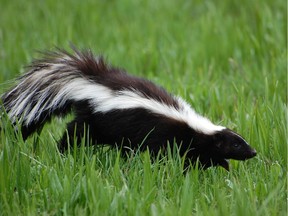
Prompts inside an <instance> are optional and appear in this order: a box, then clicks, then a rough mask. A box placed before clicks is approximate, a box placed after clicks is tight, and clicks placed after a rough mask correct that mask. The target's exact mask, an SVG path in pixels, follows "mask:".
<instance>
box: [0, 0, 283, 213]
mask: <svg viewBox="0 0 288 216" xmlns="http://www.w3.org/2000/svg"><path fill="white" fill-rule="evenodd" d="M286 3H287V2H286ZM70 43H73V44H75V46H77V47H79V48H90V49H91V50H93V52H94V53H95V54H99V55H100V54H101V55H103V56H104V57H105V58H106V59H107V61H109V62H110V63H111V64H113V65H115V66H117V67H121V68H125V69H126V70H127V71H129V72H130V73H132V74H135V75H137V76H141V77H145V78H148V79H150V80H152V81H154V82H155V83H157V84H159V85H162V86H163V87H165V88H166V89H167V90H168V91H170V92H172V93H174V94H175V95H180V96H181V97H183V98H184V99H185V100H187V101H188V102H189V103H190V104H191V106H192V107H194V108H195V110H196V111H197V112H198V113H201V114H202V115H204V116H207V117H208V118H209V119H211V120H212V121H213V122H215V123H219V124H221V125H224V126H227V127H229V128H231V129H233V130H236V131H237V132H238V133H240V134H242V135H243V136H244V137H245V138H246V139H247V140H248V142H249V143H250V144H251V146H253V147H254V148H255V149H257V152H258V155H257V157H255V158H253V159H251V160H248V161H245V162H239V161H230V166H231V170H230V172H227V171H225V170H224V169H222V168H220V167H218V168H210V169H208V170H205V171H203V170H197V169H191V170H190V171H189V172H187V173H186V174H182V172H183V166H182V164H183V163H182V162H183V159H182V158H179V157H177V156H171V155H168V156H167V157H165V158H162V159H159V160H156V161H153V162H151V160H150V157H149V153H148V152H145V153H142V154H136V155H134V156H131V157H130V158H128V160H127V159H123V158H122V157H121V156H120V154H119V152H118V151H117V150H110V149H107V148H100V147H99V148H93V147H85V146H86V145H87V143H85V140H83V142H82V146H81V147H80V148H74V150H71V151H69V152H67V153H65V154H64V155H62V154H60V153H59V151H58V150H57V147H56V144H57V142H56V140H57V139H58V138H60V137H61V134H62V133H63V131H64V128H65V123H66V122H67V120H68V119H69V118H71V117H72V116H71V115H73V114H71V115H69V116H68V117H67V118H63V119H57V118H55V119H53V120H52V122H51V123H49V124H47V125H46V126H45V128H44V130H43V131H42V133H41V134H40V135H36V134H35V135H34V136H32V137H30V138H29V139H28V140H27V141H23V140H22V138H21V135H20V134H15V133H14V131H13V128H12V126H11V125H10V124H9V121H8V119H7V118H6V117H5V116H2V117H1V121H0V128H1V130H0V215H155V216H158V215H171V216H174V215H179V216H180V215H181V216H185V215H209V216H210V215H219V216H220V215H221V216H223V215H224V216H225V215H237V216H238V215H245V216H248V215H253V216H254V215H261V216H263V215H267V216H268V215H269V216H271V215H275V216H276V215H277V216H278V215H283V216H284V215H286V214H287V13H286V4H285V1H283V0H275V1H270V0H255V1H250V0H243V1H237V0H222V1H217V0H214V1H213V0H203V1H201V0H194V1H177V0H166V1H154V0H147V1H131V0H122V1H120V0H119V1H116V0H110V1H108V0H106V1H105V0H88V1H86V2H85V3H84V1H82V2H80V1H77V0H71V1H68V0H62V1H57V2H56V1H53V0H41V1H40V0H31V1H21V0H12V1H11V0H1V6H0V83H1V84H0V93H3V92H4V91H5V90H8V89H9V87H11V86H12V85H13V82H12V80H13V79H14V78H16V77H17V76H19V75H20V74H21V73H23V72H25V66H26V65H27V64H29V62H31V60H32V59H33V58H35V57H39V53H37V51H41V50H51V49H53V47H55V46H57V47H63V48H66V49H69V44H70Z"/></svg>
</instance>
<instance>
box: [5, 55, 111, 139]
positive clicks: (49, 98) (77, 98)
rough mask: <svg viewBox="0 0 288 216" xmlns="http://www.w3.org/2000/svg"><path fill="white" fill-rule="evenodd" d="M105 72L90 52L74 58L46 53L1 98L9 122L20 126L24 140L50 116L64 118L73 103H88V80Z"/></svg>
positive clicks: (100, 59) (101, 62)
mask: <svg viewBox="0 0 288 216" xmlns="http://www.w3.org/2000/svg"><path fill="white" fill-rule="evenodd" d="M105 68H106V66H105V64H104V62H103V59H102V58H97V59H96V58H94V57H93V55H92V53H91V52H90V51H85V52H79V51H76V50H75V49H74V54H73V55H71V54H69V53H67V52H65V51H62V50H57V51H56V52H49V53H46V54H45V56H44V58H42V59H40V60H36V61H34V62H33V63H32V64H31V65H30V66H29V69H30V70H29V71H28V72H27V73H26V74H24V75H23V76H22V77H20V78H19V82H18V84H17V85H16V86H15V87H14V88H12V89H11V90H10V91H8V92H6V93H4V94H3V95H2V96H1V99H2V104H3V106H4V108H5V110H6V112H7V114H8V116H9V118H10V119H11V121H12V122H13V123H16V121H19V122H20V124H21V125H22V134H23V138H26V137H27V136H29V135H30V134H31V133H33V132H34V131H35V130H36V129H39V128H41V127H42V126H43V124H44V123H45V122H46V121H47V120H49V119H50V118H51V116H52V115H63V114H66V113H67V112H68V111H69V110H70V109H71V107H72V106H73V105H75V104H76V103H83V102H84V101H85V100H89V95H87V88H88V89H89V86H93V84H92V82H93V81H91V80H90V78H89V77H91V76H94V77H95V76H97V71H98V72H99V71H103V70H105ZM89 73H91V74H89ZM92 73H94V74H92Z"/></svg>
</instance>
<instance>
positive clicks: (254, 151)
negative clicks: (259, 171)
mask: <svg viewBox="0 0 288 216" xmlns="http://www.w3.org/2000/svg"><path fill="white" fill-rule="evenodd" d="M256 155H257V152H256V150H255V149H251V151H250V153H249V154H248V155H247V156H248V157H247V158H246V159H250V158H253V157H255V156H256Z"/></svg>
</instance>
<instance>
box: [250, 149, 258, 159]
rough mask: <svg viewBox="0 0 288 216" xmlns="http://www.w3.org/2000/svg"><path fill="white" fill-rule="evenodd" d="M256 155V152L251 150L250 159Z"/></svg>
mask: <svg viewBox="0 0 288 216" xmlns="http://www.w3.org/2000/svg"><path fill="white" fill-rule="evenodd" d="M256 155H257V152H256V150H255V149H253V150H252V151H251V157H255V156H256Z"/></svg>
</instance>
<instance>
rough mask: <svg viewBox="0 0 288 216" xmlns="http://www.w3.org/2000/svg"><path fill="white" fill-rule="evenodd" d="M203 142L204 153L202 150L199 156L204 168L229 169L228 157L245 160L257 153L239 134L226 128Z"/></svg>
mask: <svg viewBox="0 0 288 216" xmlns="http://www.w3.org/2000/svg"><path fill="white" fill-rule="evenodd" d="M202 140H204V139H202ZM203 144H204V143H203ZM205 144H206V145H205ZM205 144H204V146H205V148H203V149H204V151H205V153H203V152H202V154H200V157H199V158H200V162H201V164H203V166H204V168H208V167H210V166H222V167H223V168H225V169H226V170H229V162H228V159H234V160H247V159H249V158H253V157H255V156H256V154H257V153H256V151H255V149H253V148H252V147H251V146H249V144H248V143H247V142H246V141H245V140H244V139H243V138H242V137H241V136H240V135H238V134H237V133H235V132H233V131H232V130H229V129H227V128H225V129H223V130H220V131H217V132H216V133H215V134H213V135H212V136H210V137H209V139H207V140H206V143H205ZM204 146H203V147H204ZM203 155H204V157H203Z"/></svg>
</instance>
